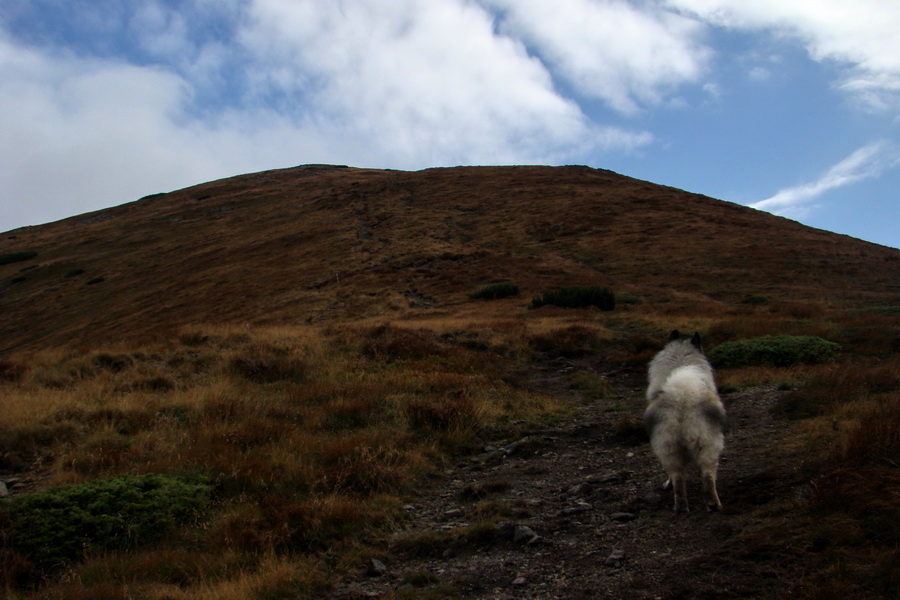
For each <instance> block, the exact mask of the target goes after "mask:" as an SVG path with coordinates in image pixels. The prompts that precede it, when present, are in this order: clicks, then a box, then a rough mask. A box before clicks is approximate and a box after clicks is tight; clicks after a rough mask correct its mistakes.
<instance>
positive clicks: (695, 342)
mask: <svg viewBox="0 0 900 600" xmlns="http://www.w3.org/2000/svg"><path fill="white" fill-rule="evenodd" d="M691 344H693V346H694V347H695V348H697V350H703V343H702V342H701V341H700V332H694V337H692V338H691Z"/></svg>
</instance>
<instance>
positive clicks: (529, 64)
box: [242, 0, 648, 167]
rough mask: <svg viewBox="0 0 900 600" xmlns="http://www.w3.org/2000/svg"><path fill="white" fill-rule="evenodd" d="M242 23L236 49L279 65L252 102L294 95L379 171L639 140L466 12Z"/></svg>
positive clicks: (301, 14) (318, 11)
mask: <svg viewBox="0 0 900 600" xmlns="http://www.w3.org/2000/svg"><path fill="white" fill-rule="evenodd" d="M250 15H251V16H252V24H251V25H250V26H248V27H247V28H245V30H244V32H243V34H242V40H243V43H244V44H245V46H246V47H247V49H248V50H249V51H250V52H251V53H252V54H254V55H256V56H257V57H258V58H259V59H260V60H262V61H264V62H265V63H266V64H269V65H273V64H274V65H277V67H276V69H274V70H270V71H269V72H267V73H265V74H264V75H263V77H261V78H260V79H259V80H258V81H257V85H258V86H259V87H258V89H259V90H260V91H261V93H265V90H266V89H270V90H281V91H283V92H287V93H289V94H296V96H297V97H298V98H302V102H303V107H302V110H303V111H305V113H306V115H307V116H308V117H310V116H311V117H312V118H315V119H316V122H317V124H318V125H320V126H322V127H325V128H327V129H328V130H331V131H334V132H335V134H336V135H338V136H347V135H354V136H355V137H356V138H357V140H358V141H359V143H360V144H364V145H367V146H368V147H370V148H372V149H374V150H376V151H377V152H378V156H380V157H381V160H382V162H385V161H387V162H389V163H391V164H394V165H400V166H404V167H411V166H425V165H426V164H438V163H444V164H447V163H450V164H453V163H461V162H468V163H472V162H475V163H477V162H482V163H484V162H488V163H497V162H509V161H526V162H533V161H540V160H543V161H548V160H549V161H551V162H552V161H554V160H559V159H562V158H563V157H565V156H566V155H569V156H571V155H572V154H573V153H572V149H573V148H576V147H577V148H579V149H583V148H584V147H586V146H590V145H592V144H593V145H595V147H599V148H601V149H603V148H614V149H617V150H621V149H623V148H624V149H628V148H633V147H636V146H640V145H643V144H645V143H646V141H647V139H648V135H647V134H646V133H630V132H626V131H621V130H612V129H610V128H600V127H597V126H596V125H594V124H592V123H591V122H590V121H589V120H588V118H587V117H586V116H585V115H584V114H583V113H582V112H581V109H580V108H579V107H578V105H577V104H575V103H574V102H573V101H571V100H569V99H566V98H565V97H563V96H561V95H560V94H559V93H557V91H556V90H554V88H553V82H552V79H551V77H550V74H549V72H548V71H547V69H546V68H545V66H544V65H543V64H542V63H541V62H540V61H538V60H537V59H535V58H533V57H530V56H528V54H527V52H526V51H525V48H524V46H523V45H522V44H521V43H520V42H519V41H517V40H515V39H512V38H510V37H506V36H500V35H497V34H496V33H495V32H494V30H493V23H492V18H491V15H490V14H489V13H487V12H486V11H485V10H484V9H482V8H481V7H479V6H477V5H474V4H470V3H466V2H459V1H458V0H403V1H398V2H391V3H386V2H382V1H380V0H358V1H356V2H353V3H335V2H332V1H330V0H313V1H309V2H305V3H303V4H299V5H298V4H288V3H284V2H278V1H275V0H256V1H254V2H253V3H252V4H251V10H250ZM373 158H375V157H374V156H373V157H371V158H370V159H369V161H370V162H371V161H372V159H373Z"/></svg>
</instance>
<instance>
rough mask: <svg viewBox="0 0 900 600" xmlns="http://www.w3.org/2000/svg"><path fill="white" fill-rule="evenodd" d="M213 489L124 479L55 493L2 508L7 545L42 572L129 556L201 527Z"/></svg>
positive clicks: (156, 478)
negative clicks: (89, 557) (96, 557)
mask: <svg viewBox="0 0 900 600" xmlns="http://www.w3.org/2000/svg"><path fill="white" fill-rule="evenodd" d="M209 502H210V486H209V485H208V484H207V483H205V482H196V481H187V480H184V479H181V478H176V477H169V476H166V475H142V476H138V477H121V478H117V479H107V480H103V481H95V482H91V483H84V484H78V485H69V486H64V487H59V488H52V489H48V490H45V491H43V492H38V493H36V494H32V495H28V496H17V497H14V498H11V499H9V500H6V501H4V502H3V503H2V504H0V516H2V517H5V518H3V519H0V520H3V521H7V522H8V523H9V531H8V532H7V536H6V539H5V544H6V546H7V549H8V550H9V551H12V552H15V553H17V554H19V555H22V556H25V557H27V558H28V559H29V560H31V562H32V563H34V564H35V565H36V566H38V567H39V568H41V569H45V570H46V569H54V568H57V567H59V566H61V565H65V564H66V563H68V562H71V561H75V560H78V559H80V558H82V557H83V556H84V554H85V552H87V551H89V550H127V549H130V548H134V547H136V546H137V545H138V544H146V543H150V542H154V541H156V540H159V539H160V538H162V536H163V535H165V534H167V533H169V532H170V531H171V529H172V528H173V527H174V526H175V525H178V524H185V523H190V522H192V521H194V522H195V521H197V520H198V519H199V517H200V514H201V513H202V511H203V510H204V509H205V508H206V506H207V505H208V504H209Z"/></svg>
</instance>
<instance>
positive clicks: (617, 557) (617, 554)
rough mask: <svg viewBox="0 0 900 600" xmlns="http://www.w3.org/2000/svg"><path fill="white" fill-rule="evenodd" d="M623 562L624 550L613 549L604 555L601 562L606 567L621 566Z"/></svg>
mask: <svg viewBox="0 0 900 600" xmlns="http://www.w3.org/2000/svg"><path fill="white" fill-rule="evenodd" d="M623 562H625V551H624V550H613V551H612V552H611V553H610V555H609V556H607V557H606V560H605V561H603V564H605V565H606V566H607V567H621V566H622V563H623Z"/></svg>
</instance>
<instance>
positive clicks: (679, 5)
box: [665, 0, 900, 110]
mask: <svg viewBox="0 0 900 600" xmlns="http://www.w3.org/2000/svg"><path fill="white" fill-rule="evenodd" d="M665 4H666V5H667V6H669V7H671V8H675V9H679V10H682V11H685V13H686V14H689V15H693V16H695V17H697V18H699V19H701V20H702V21H704V22H707V23H711V24H715V25H718V26H721V27H725V28H728V29H744V30H756V31H768V32H770V33H773V34H775V35H779V36H782V37H785V38H788V39H792V40H797V41H799V42H800V43H801V44H803V46H804V47H805V48H806V50H807V52H808V53H809V56H810V58H812V59H813V60H816V61H819V62H832V63H833V64H835V65H838V66H840V67H841V68H842V76H841V81H839V82H838V87H839V88H840V89H842V90H844V91H847V92H849V93H851V94H853V95H854V96H855V97H856V98H858V99H859V100H861V101H862V102H863V103H864V104H865V105H867V106H868V107H870V108H874V109H877V110H897V109H898V108H900V36H897V27H898V26H900V2H897V1H896V0H856V1H855V2H847V1H846V0H792V1H791V2H785V1H784V0H754V1H753V2H735V1H734V0H665Z"/></svg>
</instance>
